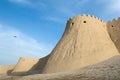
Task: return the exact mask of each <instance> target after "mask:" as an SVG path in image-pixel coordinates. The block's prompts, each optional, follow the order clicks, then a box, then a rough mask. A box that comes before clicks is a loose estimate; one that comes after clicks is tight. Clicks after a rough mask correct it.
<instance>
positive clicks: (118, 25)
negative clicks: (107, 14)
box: [107, 18, 120, 52]
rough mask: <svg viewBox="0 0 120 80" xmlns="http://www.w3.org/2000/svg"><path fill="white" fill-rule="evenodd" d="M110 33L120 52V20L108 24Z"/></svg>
mask: <svg viewBox="0 0 120 80" xmlns="http://www.w3.org/2000/svg"><path fill="white" fill-rule="evenodd" d="M107 30H108V33H109V35H110V37H111V39H112V41H113V42H114V44H115V45H116V47H117V48H118V50H119V52H120V18H118V19H117V20H115V19H113V20H112V21H109V22H108V23H107Z"/></svg>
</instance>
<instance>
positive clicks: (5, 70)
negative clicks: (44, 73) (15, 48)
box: [0, 65, 15, 74]
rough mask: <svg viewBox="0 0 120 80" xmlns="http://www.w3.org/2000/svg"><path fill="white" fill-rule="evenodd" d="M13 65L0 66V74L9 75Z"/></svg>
mask: <svg viewBox="0 0 120 80" xmlns="http://www.w3.org/2000/svg"><path fill="white" fill-rule="evenodd" d="M14 67H15V65H7V66H0V74H9V73H10V72H11V71H12V70H13V69H14Z"/></svg>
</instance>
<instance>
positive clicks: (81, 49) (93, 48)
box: [43, 15, 119, 73]
mask: <svg viewBox="0 0 120 80" xmlns="http://www.w3.org/2000/svg"><path fill="white" fill-rule="evenodd" d="M115 55H119V52H118V50H117V49H116V47H115V45H114V43H113V42H112V41H111V39H110V37H109V35H108V32H107V29H106V23H105V22H103V21H102V20H100V19H99V18H97V17H94V16H90V15H82V16H81V15H78V16H75V17H73V18H72V19H70V20H68V22H67V26H66V29H65V32H64V34H63V36H62V38H61V40H60V41H59V42H58V44H57V45H56V47H55V48H54V50H53V51H52V52H51V54H50V56H49V59H48V61H47V64H46V65H45V67H44V69H43V73H54V72H62V71H69V70H74V69H79V68H82V67H85V66H88V65H92V64H96V63H98V62H101V61H104V60H107V59H109V58H111V57H113V56H115Z"/></svg>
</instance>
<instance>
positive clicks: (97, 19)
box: [68, 14, 106, 24]
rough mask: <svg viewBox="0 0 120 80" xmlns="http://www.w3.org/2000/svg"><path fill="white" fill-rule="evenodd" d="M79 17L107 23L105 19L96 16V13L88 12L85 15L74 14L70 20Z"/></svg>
mask: <svg viewBox="0 0 120 80" xmlns="http://www.w3.org/2000/svg"><path fill="white" fill-rule="evenodd" d="M78 19H84V20H85V19H94V20H96V21H97V22H101V23H103V24H106V22H105V21H103V20H102V19H100V18H98V17H96V16H94V15H89V14H88V15H86V14H83V15H80V14H78V15H77V16H74V17H72V18H70V19H69V20H68V21H74V20H78Z"/></svg>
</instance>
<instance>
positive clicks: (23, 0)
mask: <svg viewBox="0 0 120 80" xmlns="http://www.w3.org/2000/svg"><path fill="white" fill-rule="evenodd" d="M9 1H10V2H14V3H20V4H28V5H30V4H31V3H30V1H29V0H9Z"/></svg>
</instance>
